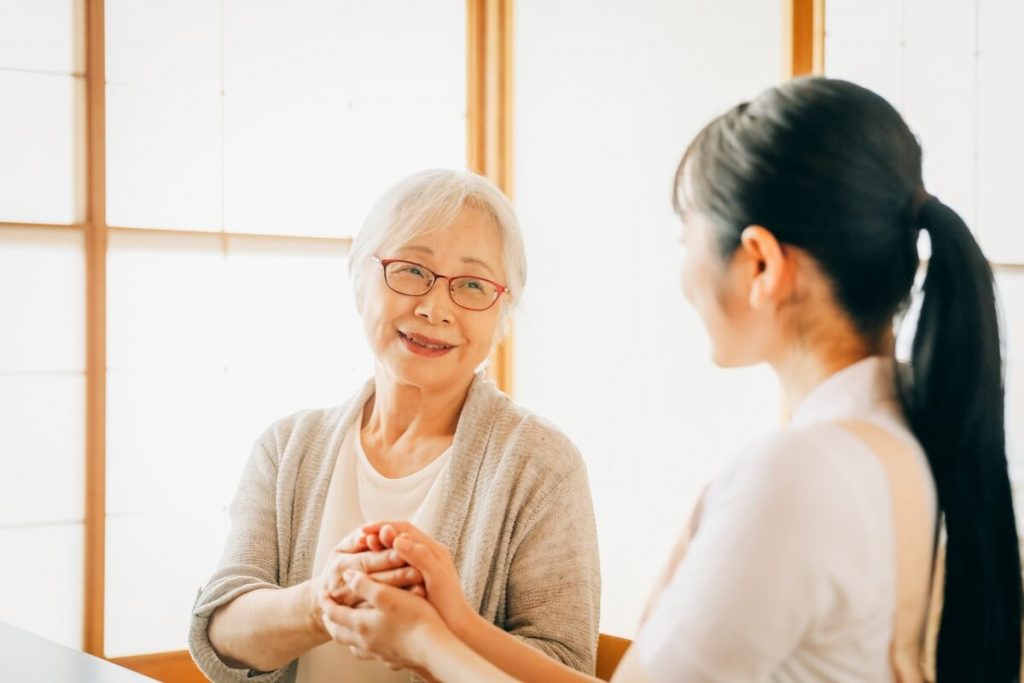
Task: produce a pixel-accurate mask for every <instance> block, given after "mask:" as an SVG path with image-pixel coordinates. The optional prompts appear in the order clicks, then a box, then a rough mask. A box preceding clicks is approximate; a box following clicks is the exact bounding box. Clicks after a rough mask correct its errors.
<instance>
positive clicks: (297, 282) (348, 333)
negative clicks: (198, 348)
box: [228, 237, 373, 454]
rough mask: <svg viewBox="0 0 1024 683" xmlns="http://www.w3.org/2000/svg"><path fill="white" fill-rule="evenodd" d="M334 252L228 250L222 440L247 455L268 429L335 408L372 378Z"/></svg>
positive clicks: (253, 242)
mask: <svg viewBox="0 0 1024 683" xmlns="http://www.w3.org/2000/svg"><path fill="white" fill-rule="evenodd" d="M346 253H347V249H346V248H345V247H344V246H340V245H339V246H337V247H335V246H330V245H305V244H299V245H294V246H291V247H290V248H286V247H284V246H282V245H281V244H280V243H279V242H276V243H275V242H274V241H269V240H261V239H259V238H237V237H232V238H230V241H229V243H228V273H229V275H228V280H229V286H228V291H229V295H228V301H229V306H228V309H229V311H230V313H229V316H228V322H229V330H230V333H229V334H230V337H229V346H228V349H229V354H228V355H229V358H230V360H229V368H230V372H229V377H228V391H229V400H228V406H229V411H230V413H231V416H232V417H231V418H230V425H231V430H230V434H229V438H230V440H231V441H230V448H229V450H230V451H231V453H233V454H238V453H247V452H248V448H249V446H250V445H251V443H252V442H253V440H254V439H255V438H256V437H257V436H258V435H259V434H260V433H261V432H262V431H263V430H264V429H265V428H266V427H267V426H269V425H270V424H271V423H272V422H273V421H274V420H277V419H279V418H281V417H284V416H285V415H288V414H291V413H293V412H295V411H297V410H300V409H304V408H314V407H323V406H330V405H337V404H339V403H342V402H343V401H345V400H346V399H347V398H348V397H349V395H350V394H352V393H354V392H355V391H356V389H357V388H358V387H359V386H361V385H362V383H363V382H364V381H365V380H366V379H367V378H368V377H370V375H371V374H372V373H373V360H372V356H371V354H370V352H369V350H368V347H367V343H366V341H365V337H364V335H363V330H362V324H361V321H360V319H359V317H358V315H357V313H356V311H355V304H354V301H353V296H352V292H351V286H350V284H349V279H348V272H347V268H346V266H347V264H346Z"/></svg>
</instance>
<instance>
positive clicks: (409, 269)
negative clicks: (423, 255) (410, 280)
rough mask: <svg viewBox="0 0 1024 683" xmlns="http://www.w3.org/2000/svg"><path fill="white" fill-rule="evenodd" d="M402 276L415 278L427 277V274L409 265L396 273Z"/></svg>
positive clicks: (417, 267)
mask: <svg viewBox="0 0 1024 683" xmlns="http://www.w3.org/2000/svg"><path fill="white" fill-rule="evenodd" d="M398 272H399V273H401V274H402V275H415V276H416V277H424V278H425V277H427V273H426V271H425V270H423V268H421V267H419V266H415V265H413V264H411V263H407V264H405V265H404V266H403V267H402V269H401V270H399V271H398Z"/></svg>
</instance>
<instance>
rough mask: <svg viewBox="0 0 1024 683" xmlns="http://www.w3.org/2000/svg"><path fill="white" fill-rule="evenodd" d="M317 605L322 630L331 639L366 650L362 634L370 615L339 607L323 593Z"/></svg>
mask: <svg viewBox="0 0 1024 683" xmlns="http://www.w3.org/2000/svg"><path fill="white" fill-rule="evenodd" d="M319 603H320V614H321V621H322V622H323V625H324V630H326V631H327V634H328V635H329V636H331V638H332V639H334V640H335V641H336V642H339V643H342V644H344V645H350V646H352V647H356V648H359V649H362V650H366V649H368V648H367V643H366V639H365V638H364V637H363V635H362V634H363V633H366V632H367V626H366V622H367V620H368V618H369V616H370V615H371V614H372V613H370V612H366V611H363V610H357V609H353V608H351V607H345V606H344V605H339V604H338V603H336V602H334V600H332V599H331V598H330V597H329V596H328V595H327V594H326V593H325V592H323V591H321V592H320V599H319Z"/></svg>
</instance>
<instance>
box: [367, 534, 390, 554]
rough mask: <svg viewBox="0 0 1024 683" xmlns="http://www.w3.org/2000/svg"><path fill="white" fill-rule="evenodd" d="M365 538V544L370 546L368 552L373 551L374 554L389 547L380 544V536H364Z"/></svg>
mask: <svg viewBox="0 0 1024 683" xmlns="http://www.w3.org/2000/svg"><path fill="white" fill-rule="evenodd" d="M365 538H366V544H367V545H368V546H370V550H373V551H374V552H380V551H381V550H385V549H387V548H390V547H391V545H390V544H389V545H385V544H384V543H381V540H380V536H379V535H378V534H369V535H367V536H365Z"/></svg>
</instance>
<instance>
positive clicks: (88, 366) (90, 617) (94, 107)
mask: <svg viewBox="0 0 1024 683" xmlns="http://www.w3.org/2000/svg"><path fill="white" fill-rule="evenodd" d="M84 2H85V13H84V20H85V47H86V59H85V65H86V68H85V82H86V102H85V135H86V160H85V167H86V170H85V186H86V187H85V197H86V207H85V219H84V221H83V222H80V223H77V222H76V223H71V224H55V223H41V222H31V221H28V222H5V221H0V228H13V227H18V228H22V227H28V228H39V229H60V230H74V231H76V232H80V233H82V234H83V235H84V252H85V253H84V258H85V394H86V396H85V482H84V485H85V510H84V528H85V532H84V533H85V542H84V543H85V544H84V566H83V574H82V576H83V582H84V586H83V587H84V594H83V623H82V649H83V650H84V651H85V652H87V653H89V654H92V655H95V656H98V657H105V644H104V623H105V608H106V603H105V600H106V596H105V587H106V586H105V580H106V567H105V557H106V464H107V460H106V448H107V434H106V408H107V404H106V401H107V377H106V374H107V361H106V356H107V329H106V326H107V311H106V306H107V281H106V274H107V243H108V240H109V236H110V234H111V233H112V232H122V231H124V232H129V231H130V232H135V231H144V232H147V233H156V234H165V235H167V234H171V235H174V234H181V235H194V234H197V233H195V232H194V231H186V230H175V229H167V228H143V227H139V226H134V227H132V226H111V225H109V224H108V223H107V211H106V206H107V202H106V199H107V197H106V192H107V185H106V176H107V157H106V54H105V21H106V17H105V5H104V0H84ZM512 25H513V17H512V1H511V0H466V51H467V74H466V76H467V86H468V87H467V93H466V95H467V126H466V133H467V143H468V144H467V160H466V161H467V167H469V168H471V169H473V170H476V171H477V172H479V173H481V174H483V175H485V176H487V177H488V178H490V179H491V180H492V181H494V182H495V184H497V185H498V187H500V188H501V189H502V190H503V191H504V192H505V193H506V194H508V195H509V196H511V190H512V158H511V151H512V125H511V123H512V97H511V93H512V71H511V69H512ZM218 234H220V235H221V236H222V238H223V244H224V246H225V248H226V244H227V239H228V238H229V237H233V236H246V235H247V233H240V232H225V231H221V232H219V233H218ZM259 237H260V238H262V239H277V240H281V241H282V242H286V243H292V244H294V243H297V242H330V243H332V244H338V243H343V244H346V245H347V244H350V243H351V239H350V238H330V237H328V238H325V237H302V236H292V235H266V234H260V235H259ZM490 368H491V370H490V374H491V376H492V377H493V378H494V379H495V381H496V382H497V384H498V386H499V387H500V388H501V389H503V390H504V391H506V392H507V393H511V391H512V370H513V368H512V339H511V335H509V336H508V337H507V338H506V339H505V340H504V341H503V342H502V343H501V344H500V345H499V346H498V347H497V349H496V350H495V352H494V354H493V355H492V358H491V363H490ZM186 608H187V607H186ZM109 659H110V661H113V662H115V663H117V664H120V665H122V666H125V667H127V668H129V669H132V670H135V671H138V672H139V673H142V674H144V675H147V676H151V677H153V678H157V679H159V680H165V681H181V682H188V683H191V682H192V681H197V682H198V681H205V680H206V678H205V677H204V676H203V675H202V674H201V673H200V672H199V669H198V668H197V667H196V666H195V664H194V663H193V662H192V659H191V657H190V656H189V654H188V652H187V651H174V652H157V653H145V654H138V655H133V656H127V657H114V658H109Z"/></svg>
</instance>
